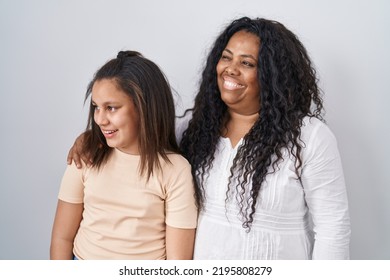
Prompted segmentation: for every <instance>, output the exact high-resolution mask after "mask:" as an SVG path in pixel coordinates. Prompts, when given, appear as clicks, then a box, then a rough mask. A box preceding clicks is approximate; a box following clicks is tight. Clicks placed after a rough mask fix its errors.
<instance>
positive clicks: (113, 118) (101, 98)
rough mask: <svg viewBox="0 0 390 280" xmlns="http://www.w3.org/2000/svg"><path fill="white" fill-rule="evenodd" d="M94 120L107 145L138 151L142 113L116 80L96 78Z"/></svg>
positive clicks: (93, 96)
mask: <svg viewBox="0 0 390 280" xmlns="http://www.w3.org/2000/svg"><path fill="white" fill-rule="evenodd" d="M92 105H93V106H94V107H95V113H94V120H95V122H96V124H97V125H98V126H99V127H100V129H101V131H102V133H103V135H104V137H106V141H107V145H108V146H110V147H112V148H117V149H119V150H121V151H122V152H124V153H128V154H136V155H138V154H139V146H138V145H139V141H138V140H139V115H138V111H137V109H136V108H135V106H134V102H133V100H132V99H131V97H129V96H128V95H127V94H126V93H125V92H123V91H122V90H121V89H120V88H119V87H118V86H117V83H116V82H115V81H114V80H111V79H103V80H100V81H96V82H95V83H94V85H93V87H92Z"/></svg>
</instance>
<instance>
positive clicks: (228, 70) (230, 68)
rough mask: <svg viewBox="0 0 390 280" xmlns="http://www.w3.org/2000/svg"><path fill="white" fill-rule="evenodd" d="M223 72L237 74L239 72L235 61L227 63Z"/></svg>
mask: <svg viewBox="0 0 390 280" xmlns="http://www.w3.org/2000/svg"><path fill="white" fill-rule="evenodd" d="M225 72H226V73H227V74H228V75H233V76H237V75H238V74H239V69H238V67H237V64H236V63H235V62H232V63H230V64H229V65H227V66H226V68H225Z"/></svg>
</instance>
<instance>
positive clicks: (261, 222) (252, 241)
mask: <svg viewBox="0 0 390 280" xmlns="http://www.w3.org/2000/svg"><path fill="white" fill-rule="evenodd" d="M182 120H183V122H182V123H181V124H179V125H178V127H177V133H178V135H180V136H181V135H182V132H183V131H184V129H185V128H186V126H187V121H186V120H185V119H182ZM301 139H302V140H303V142H304V148H303V150H302V161H303V166H302V175H301V176H302V177H301V181H299V180H298V179H297V176H296V174H295V167H294V160H293V158H292V157H291V156H290V155H289V153H288V152H287V150H285V152H284V160H283V161H282V162H280V163H279V168H278V170H277V171H276V172H275V173H272V174H268V175H267V177H266V179H265V182H264V183H263V185H262V187H261V190H260V194H259V198H258V201H257V207H256V213H255V215H254V221H253V224H252V227H251V230H250V231H248V230H246V229H244V228H243V227H242V223H243V220H242V217H241V216H240V214H239V208H238V206H237V200H236V198H235V193H234V191H233V193H230V194H229V198H230V199H229V200H228V201H226V191H227V185H228V178H229V176H230V167H231V166H232V164H233V159H234V157H235V155H236V153H237V149H238V147H239V146H240V145H241V144H242V141H243V140H242V139H241V140H240V142H239V143H238V144H237V146H236V147H232V146H231V142H230V140H229V139H228V138H222V137H221V138H220V140H219V142H218V146H217V149H216V152H215V155H214V156H215V159H214V162H213V167H212V168H211V169H210V172H209V174H208V175H209V176H205V189H206V201H205V204H204V209H203V210H202V211H201V212H200V214H199V218H198V228H197V232H196V240H195V252H194V259H220V260H222V259H237V260H238V259H264V260H268V259H269V260H273V259H281V260H287V259H300V260H303V259H348V258H349V240H350V220H349V213H348V200H347V192H346V187H345V183H344V175H343V169H342V164H341V159H340V155H339V151H338V148H337V142H336V139H335V137H334V135H333V133H332V132H331V131H330V129H329V128H328V127H327V126H326V125H325V124H324V123H323V122H321V121H320V120H318V119H316V118H310V119H309V118H305V119H304V125H303V127H302V128H301ZM251 183H252V182H249V184H251ZM232 189H234V187H233V188H232Z"/></svg>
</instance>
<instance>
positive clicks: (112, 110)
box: [107, 106, 116, 112]
mask: <svg viewBox="0 0 390 280" xmlns="http://www.w3.org/2000/svg"><path fill="white" fill-rule="evenodd" d="M107 111H110V112H115V111H116V107H112V106H107Z"/></svg>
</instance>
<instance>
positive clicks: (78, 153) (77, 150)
mask: <svg viewBox="0 0 390 280" xmlns="http://www.w3.org/2000/svg"><path fill="white" fill-rule="evenodd" d="M90 133H91V131H90V130H89V131H86V132H84V133H82V134H80V135H79V136H78V137H77V138H76V140H75V141H74V144H73V146H72V147H71V148H70V150H69V153H68V158H67V162H68V164H72V160H73V161H74V163H75V164H76V166H77V168H81V161H83V162H84V163H85V164H86V165H87V166H88V165H89V163H90V162H91V159H90V157H89V155H88V154H85V153H83V145H84V141H85V139H87V137H88V136H89V134H90Z"/></svg>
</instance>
